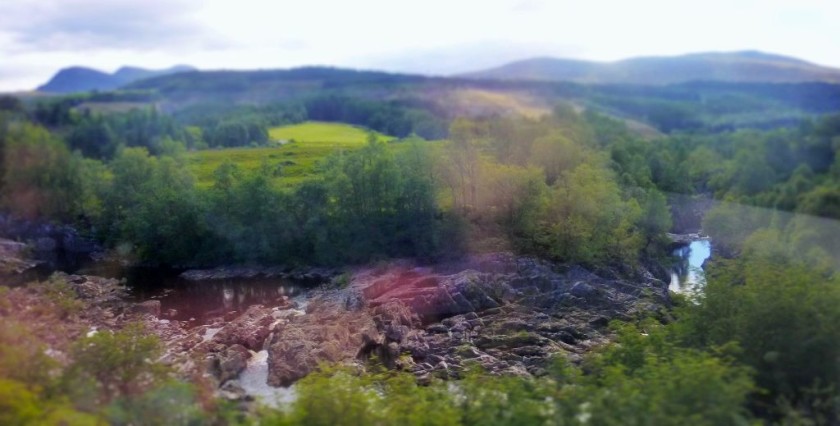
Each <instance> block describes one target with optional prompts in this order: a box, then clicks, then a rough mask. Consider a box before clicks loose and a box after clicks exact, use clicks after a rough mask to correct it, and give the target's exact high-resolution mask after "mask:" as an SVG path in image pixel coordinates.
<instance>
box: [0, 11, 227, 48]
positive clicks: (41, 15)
mask: <svg viewBox="0 0 840 426" xmlns="http://www.w3.org/2000/svg"><path fill="white" fill-rule="evenodd" d="M195 5H196V3H195V2H192V3H190V2H188V1H186V0H109V1H104V2H103V1H97V0H40V1H38V2H31V1H28V0H6V1H4V2H3V3H2V5H0V16H3V17H4V24H3V27H2V29H0V31H2V32H4V33H6V35H7V37H8V38H9V39H10V40H11V45H6V46H3V47H2V48H0V49H2V50H5V51H7V52H26V51H41V52H50V51H70V50H91V49H94V50H97V49H99V50H104V49H130V50H168V49H178V48H184V47H189V46H194V47H202V48H208V47H209V48H214V47H215V48H223V47H225V46H227V42H226V41H224V40H223V39H222V38H220V37H216V36H215V35H214V34H213V31H212V30H211V29H209V28H207V27H206V26H204V25H202V24H201V23H200V22H199V21H198V20H196V19H194V17H193V14H194V12H195V11H196V6H195Z"/></svg>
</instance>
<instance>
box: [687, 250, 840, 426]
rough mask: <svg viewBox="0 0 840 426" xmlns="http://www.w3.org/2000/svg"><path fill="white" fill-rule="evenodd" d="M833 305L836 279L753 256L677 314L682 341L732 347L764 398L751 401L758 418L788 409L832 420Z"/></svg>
mask: <svg viewBox="0 0 840 426" xmlns="http://www.w3.org/2000/svg"><path fill="white" fill-rule="evenodd" d="M776 260H778V259H776ZM838 303H840V286H838V283H837V282H836V279H827V278H826V277H825V276H824V275H821V274H820V273H818V272H815V271H813V270H811V269H805V268H802V267H799V266H790V265H786V264H784V263H776V262H769V261H768V260H767V259H766V258H763V257H758V256H753V257H749V258H747V259H746V260H743V261H737V262H732V263H729V264H726V265H723V266H720V267H719V268H715V269H714V270H713V271H711V274H707V285H706V288H705V291H704V295H703V296H702V297H700V298H699V299H698V300H697V301H696V303H695V304H690V305H688V306H687V308H686V312H685V313H684V316H685V318H684V320H683V321H684V326H685V339H687V340H688V341H689V342H691V343H693V344H695V345H697V346H698V347H707V346H710V345H722V344H725V343H727V342H731V341H734V342H738V343H739V344H740V346H741V347H742V348H743V351H742V352H741V353H740V354H739V355H738V359H739V360H741V361H742V362H743V363H744V364H745V365H748V366H750V367H752V368H753V369H754V370H755V372H756V383H757V384H758V386H760V387H761V388H763V389H765V390H766V391H767V393H766V394H757V395H756V400H757V401H756V403H757V404H759V405H758V407H759V409H760V411H770V412H773V413H774V414H776V415H781V414H784V413H780V412H779V411H780V410H781V408H780V406H779V405H777V404H782V405H784V404H788V405H789V406H790V407H792V408H793V409H795V410H798V411H800V412H801V413H803V414H806V415H808V416H809V417H811V418H813V419H820V418H822V419H833V418H836V416H837V415H838V412H839V411H838V407H840V406H838V405H837V402H838V401H840V399H838V396H837V389H838V385H840V384H838V377H840V372H838V364H837V359H838V357H840V344H838V342H840V340H839V339H840V311H838V310H837V308H836V307H837V306H838V305H837V304H838ZM826 400H828V401H832V400H833V402H830V403H828V404H826V403H825V401H826Z"/></svg>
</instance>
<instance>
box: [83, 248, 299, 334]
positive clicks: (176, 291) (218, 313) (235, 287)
mask: <svg viewBox="0 0 840 426" xmlns="http://www.w3.org/2000/svg"><path fill="white" fill-rule="evenodd" d="M180 272H181V271H178V270H173V269H164V268H122V267H119V266H118V265H108V264H102V263H98V264H94V265H91V266H89V267H85V268H82V269H80V270H79V271H77V273H79V274H87V275H97V276H102V277H109V278H118V279H124V280H125V283H126V286H127V287H128V288H129V290H130V293H131V296H132V298H133V299H134V300H137V301H145V300H159V301H160V304H161V314H162V317H163V318H167V319H173V320H178V321H190V323H192V324H193V325H201V324H206V323H207V321H208V320H209V319H212V318H218V317H224V316H227V315H229V314H232V313H234V312H237V313H242V312H244V311H245V310H247V309H248V308H249V307H250V306H253V305H263V306H267V307H273V306H280V305H282V304H283V303H284V298H289V299H291V298H294V297H296V296H298V295H300V294H302V293H303V292H304V290H305V289H304V287H303V286H301V285H300V284H299V283H296V282H294V281H292V280H288V279H282V278H242V279H224V280H208V281H189V280H185V279H183V278H181V277H180V276H179V273H180Z"/></svg>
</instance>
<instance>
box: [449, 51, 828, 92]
mask: <svg viewBox="0 0 840 426" xmlns="http://www.w3.org/2000/svg"><path fill="white" fill-rule="evenodd" d="M460 77H466V78H477V79H494V80H532V81H570V82H576V83H591V84H639V85H666V84H678V83H685V82H690V81H718V82H733V83H804V82H826V83H840V69H838V68H830V67H825V66H821V65H817V64H813V63H810V62H806V61H803V60H800V59H796V58H791V57H787V56H781V55H774V54H769V53H763V52H757V51H742V52H729V53H717V52H712V53H694V54H688V55H681V56H663V57H639V58H631V59H625V60H621V61H616V62H594V61H582V60H574V59H559V58H534V59H527V60H523V61H517V62H512V63H509V64H506V65H502V66H500V67H497V68H492V69H488V70H482V71H475V72H471V73H467V74H462V75H460Z"/></svg>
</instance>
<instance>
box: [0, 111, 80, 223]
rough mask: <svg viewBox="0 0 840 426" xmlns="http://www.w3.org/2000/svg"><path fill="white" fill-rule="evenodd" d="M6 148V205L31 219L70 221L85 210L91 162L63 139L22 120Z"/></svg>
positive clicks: (10, 134) (4, 159) (4, 189)
mask: <svg viewBox="0 0 840 426" xmlns="http://www.w3.org/2000/svg"><path fill="white" fill-rule="evenodd" d="M3 149H4V153H3V161H4V164H3V170H4V173H5V174H4V176H3V183H4V185H3V199H4V205H5V206H6V208H8V209H10V210H11V211H12V212H14V213H15V214H17V215H19V216H22V217H26V218H29V219H36V218H40V219H56V220H62V221H71V220H73V219H74V218H76V217H77V216H79V215H83V214H85V208H86V206H88V205H89V204H90V198H91V197H92V196H93V194H92V193H91V187H92V186H93V185H94V183H93V182H91V181H90V178H91V177H92V176H91V174H90V173H87V172H86V171H87V167H86V166H87V165H88V163H87V162H85V161H84V160H83V159H82V158H81V157H80V156H78V155H74V154H71V153H70V152H69V151H68V150H67V147H66V146H65V145H64V144H63V143H62V142H61V141H60V140H58V139H57V138H55V137H54V136H53V135H51V134H50V133H49V132H48V131H47V130H45V129H43V128H40V127H37V126H34V125H31V124H26V123H22V124H19V125H17V126H14V127H12V128H11V129H9V132H8V134H7V135H6V140H5V146H4V147H3Z"/></svg>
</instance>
